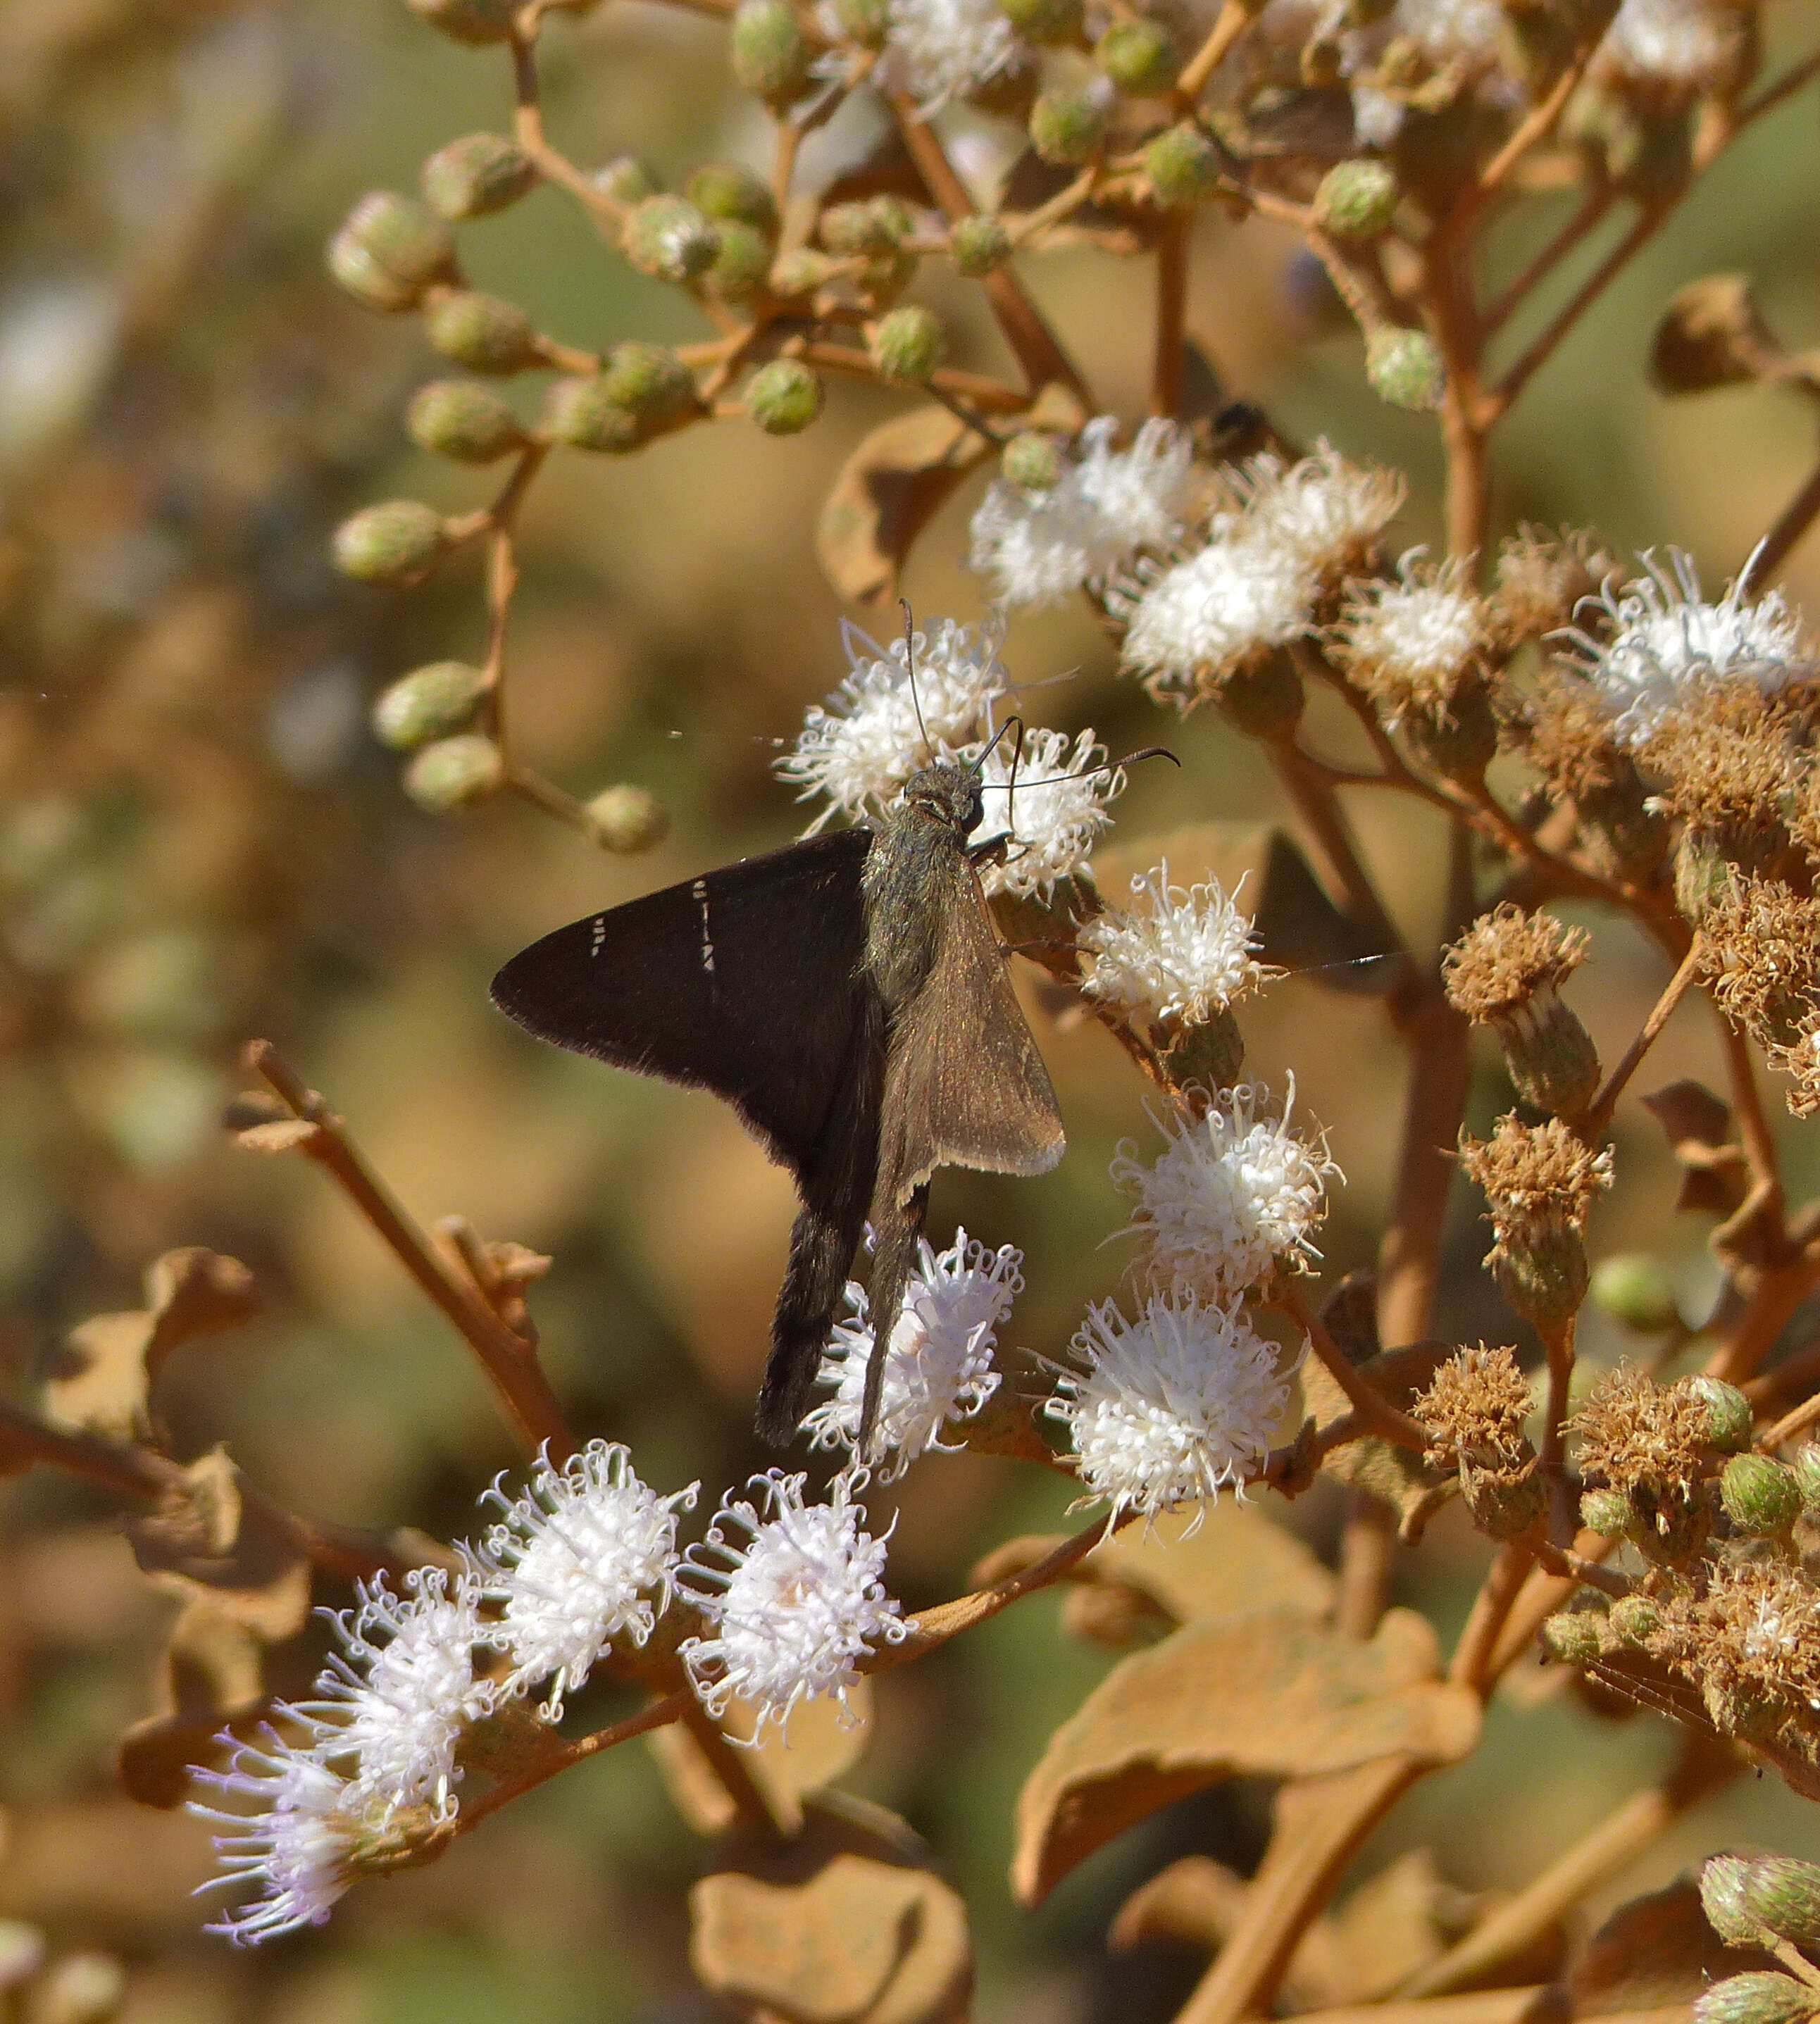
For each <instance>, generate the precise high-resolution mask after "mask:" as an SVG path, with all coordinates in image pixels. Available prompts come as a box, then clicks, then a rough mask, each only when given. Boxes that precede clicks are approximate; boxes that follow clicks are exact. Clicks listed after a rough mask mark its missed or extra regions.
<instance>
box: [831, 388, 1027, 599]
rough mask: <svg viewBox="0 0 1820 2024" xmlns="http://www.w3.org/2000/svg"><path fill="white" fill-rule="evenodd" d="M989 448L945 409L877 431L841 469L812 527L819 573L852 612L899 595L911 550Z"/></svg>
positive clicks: (916, 413) (901, 418)
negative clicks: (899, 582)
mask: <svg viewBox="0 0 1820 2024" xmlns="http://www.w3.org/2000/svg"><path fill="white" fill-rule="evenodd" d="M991 448H992V446H991V445H990V444H989V442H986V440H985V438H984V437H982V435H980V434H979V433H978V431H977V430H974V429H971V428H969V427H967V424H966V423H965V422H963V421H962V420H960V417H959V416H956V415H952V414H950V413H949V411H948V410H947V409H945V408H939V407H937V408H918V409H913V410H912V412H911V413H909V414H908V415H898V416H894V417H893V419H892V420H890V421H888V422H885V423H882V424H880V425H879V427H877V428H875V429H874V430H873V431H871V434H870V435H868V436H866V437H865V438H863V439H862V441H861V442H860V444H859V446H858V447H857V449H855V450H854V451H853V453H852V455H851V456H850V457H848V459H847V460H846V463H845V464H842V466H841V468H840V473H839V475H838V477H837V478H836V479H835V482H834V488H833V490H831V492H830V493H828V496H827V499H826V500H825V501H824V502H823V504H822V509H821V513H820V518H819V519H817V521H816V530H815V546H816V555H817V556H819V557H820V562H821V566H822V569H823V571H824V574H826V576H827V579H828V581H829V582H830V583H831V584H832V585H834V587H835V589H836V590H837V591H838V592H840V594H841V596H842V597H845V598H848V599H849V600H852V602H853V603H855V604H872V603H882V601H883V600H886V599H887V598H890V597H893V596H896V595H897V572H898V570H900V569H901V567H903V564H904V558H905V557H906V556H908V554H909V552H910V547H911V544H912V542H913V541H915V540H916V537H917V536H918V535H919V534H921V533H922V531H923V529H924V528H925V527H926V526H928V524H929V523H930V521H931V520H932V519H934V517H935V515H936V514H937V513H938V512H940V511H941V508H942V507H943V505H944V504H945V503H946V502H947V501H948V500H949V497H951V496H952V493H954V491H955V489H956V486H959V485H960V482H961V481H962V480H963V479H964V478H965V477H966V476H967V473H968V472H969V471H972V470H974V469H975V468H977V467H978V465H979V464H982V462H983V461H984V460H985V457H986V456H987V455H988V453H989V451H990V449H991Z"/></svg>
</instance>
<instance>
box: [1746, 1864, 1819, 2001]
mask: <svg viewBox="0 0 1820 2024" xmlns="http://www.w3.org/2000/svg"><path fill="white" fill-rule="evenodd" d="M1742 1896H1743V1900H1744V1910H1745V1915H1746V1916H1747V1917H1749V1918H1752V1919H1756V1922H1757V1923H1758V1924H1759V1925H1760V1926H1761V1927H1763V1929H1764V1930H1765V1931H1766V1932H1770V1933H1773V1934H1774V1935H1775V1937H1776V1938H1778V1940H1786V1941H1788V1942H1789V1945H1791V1946H1794V1947H1810V1948H1811V1947H1814V1946H1816V1945H1820V1864H1814V1863H1811V1862H1801V1861H1797V1860H1796V1857H1793V1856H1792V1855H1768V1856H1765V1857H1763V1860H1762V1861H1760V1862H1753V1863H1752V1864H1749V1865H1748V1868H1747V1869H1746V1871H1745V1877H1744V1888H1743V1892H1742ZM1814 2007H1815V2008H1816V2009H1820V2002H1816V2003H1815V2004H1814Z"/></svg>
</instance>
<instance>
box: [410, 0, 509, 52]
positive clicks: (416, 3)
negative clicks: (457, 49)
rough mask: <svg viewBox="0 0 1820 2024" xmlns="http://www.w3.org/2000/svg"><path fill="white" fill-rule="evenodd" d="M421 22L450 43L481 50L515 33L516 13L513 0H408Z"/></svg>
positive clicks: (412, 10)
mask: <svg viewBox="0 0 1820 2024" xmlns="http://www.w3.org/2000/svg"><path fill="white" fill-rule="evenodd" d="M405 5H406V6H409V9H410V10H411V12H412V13H413V14H415V15H416V17H417V19H418V20H420V21H427V22H428V23H429V24H430V26H431V27H432V28H437V29H439V30H440V31H442V34H444V35H446V36H448V38H449V40H450V41H451V42H468V43H470V44H472V45H474V46H479V45H480V44H482V43H484V42H504V41H505V38H506V37H507V35H509V34H510V33H511V32H512V15H513V14H514V13H515V12H516V9H515V7H514V6H513V5H512V0H405Z"/></svg>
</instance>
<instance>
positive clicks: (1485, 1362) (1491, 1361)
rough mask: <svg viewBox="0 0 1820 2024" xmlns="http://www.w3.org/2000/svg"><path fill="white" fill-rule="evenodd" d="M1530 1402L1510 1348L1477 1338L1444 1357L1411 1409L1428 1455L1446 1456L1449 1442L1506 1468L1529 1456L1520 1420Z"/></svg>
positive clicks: (1433, 1457) (1524, 1461)
mask: <svg viewBox="0 0 1820 2024" xmlns="http://www.w3.org/2000/svg"><path fill="white" fill-rule="evenodd" d="M1533 1403H1534V1402H1533V1401H1532V1399H1531V1398H1530V1395H1529V1386H1528V1383H1527V1381H1525V1377H1524V1376H1523V1373H1522V1372H1521V1370H1519V1369H1518V1368H1517V1358H1516V1355H1515V1352H1514V1351H1511V1350H1509V1349H1504V1348H1499V1349H1491V1348H1488V1347H1487V1346H1486V1345H1485V1344H1484V1343H1481V1344H1478V1346H1477V1348H1464V1349H1461V1350H1459V1351H1456V1352H1455V1354H1454V1355H1452V1356H1451V1357H1449V1358H1448V1360H1447V1362H1445V1363H1444V1364H1443V1365H1442V1366H1440V1369H1439V1370H1437V1372H1436V1373H1435V1374H1434V1378H1433V1382H1432V1383H1431V1384H1429V1388H1428V1389H1427V1390H1426V1392H1423V1393H1422V1396H1421V1397H1420V1398H1419V1399H1417V1400H1416V1402H1415V1406H1413V1407H1412V1408H1411V1411H1412V1413H1413V1415H1414V1417H1415V1418H1416V1419H1417V1420H1418V1421H1420V1422H1421V1425H1422V1428H1423V1430H1424V1431H1425V1432H1426V1433H1427V1434H1428V1435H1429V1437H1430V1438H1431V1439H1433V1442H1434V1444H1435V1445H1434V1447H1433V1448H1432V1449H1430V1450H1429V1456H1428V1459H1429V1461H1446V1460H1447V1458H1448V1453H1447V1451H1448V1450H1449V1449H1450V1448H1451V1449H1455V1450H1458V1451H1459V1453H1460V1454H1462V1455H1470V1457H1471V1458H1473V1460H1475V1461H1478V1462H1480V1463H1481V1464H1482V1465H1484V1466H1485V1467H1487V1468H1491V1469H1503V1470H1511V1469H1521V1468H1522V1467H1524V1466H1525V1465H1526V1464H1527V1463H1528V1461H1531V1460H1532V1450H1531V1448H1530V1445H1529V1441H1528V1436H1526V1435H1525V1432H1524V1431H1523V1423H1524V1421H1525V1420H1527V1419H1528V1417H1529V1412H1530V1408H1531V1406H1532V1404H1533Z"/></svg>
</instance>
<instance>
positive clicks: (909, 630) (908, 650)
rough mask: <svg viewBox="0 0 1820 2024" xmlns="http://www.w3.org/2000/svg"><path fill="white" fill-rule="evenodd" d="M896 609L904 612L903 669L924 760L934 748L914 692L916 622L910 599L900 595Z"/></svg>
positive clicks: (920, 703) (920, 704) (921, 707)
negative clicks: (911, 611)
mask: <svg viewBox="0 0 1820 2024" xmlns="http://www.w3.org/2000/svg"><path fill="white" fill-rule="evenodd" d="M897 609H898V610H899V611H901V612H902V613H903V614H904V673H906V674H907V675H908V677H910V707H911V708H912V710H915V711H916V728H917V730H918V731H919V732H920V733H921V734H922V737H923V759H924V761H929V760H931V759H933V758H934V757H935V748H934V746H933V745H931V744H930V742H929V727H928V725H927V724H925V723H924V722H923V705H922V702H921V701H920V699H919V698H918V696H917V694H916V620H915V619H914V618H912V617H911V615H910V600H909V599H908V598H907V597H901V598H899V599H898V600H897Z"/></svg>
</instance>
